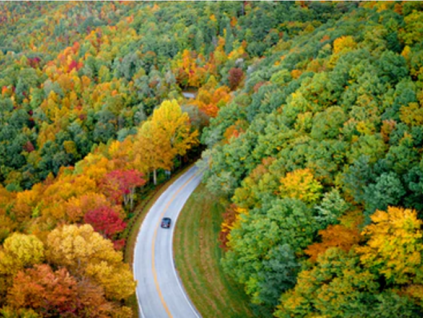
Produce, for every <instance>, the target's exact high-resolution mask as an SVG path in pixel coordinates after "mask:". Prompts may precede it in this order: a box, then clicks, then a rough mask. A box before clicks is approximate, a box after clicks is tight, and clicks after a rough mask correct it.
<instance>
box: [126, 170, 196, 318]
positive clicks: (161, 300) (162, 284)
mask: <svg viewBox="0 0 423 318" xmlns="http://www.w3.org/2000/svg"><path fill="white" fill-rule="evenodd" d="M200 181H201V174H200V173H199V171H198V168H197V167H192V168H191V169H189V170H188V171H187V172H186V173H184V174H183V175H182V176H181V177H179V178H178V179H177V180H176V181H175V182H174V183H173V184H172V185H171V186H170V187H169V188H168V189H167V190H166V191H165V192H164V193H163V194H162V195H161V196H160V198H159V199H158V200H157V201H156V202H155V203H154V205H153V206H152V207H151V209H150V211H149V212H148V214H147V216H146V217H145V219H144V222H143V224H142V226H141V230H140V232H139V233H138V237H137V242H136V245H135V253H134V276H135V279H136V280H137V281H138V285H137V298H138V304H139V307H140V316H141V317H142V318H169V317H173V318H199V317H200V315H199V314H198V312H197V311H196V309H195V308H194V306H193V305H192V303H191V302H190V300H189V299H188V296H187V295H186V294H185V291H184V288H183V287H182V283H181V281H180V279H179V277H178V274H177V272H176V269H175V264H174V261H173V250H172V246H173V244H172V243H173V231H174V228H175V223H176V219H177V218H178V215H179V213H180V212H181V210H182V207H183V206H184V204H185V202H186V201H187V200H188V198H189V196H190V195H191V193H192V192H193V191H194V190H195V188H196V187H197V186H198V184H199V183H200ZM163 217H170V218H171V219H172V224H171V227H170V229H163V228H161V227H160V223H161V220H162V218H163Z"/></svg>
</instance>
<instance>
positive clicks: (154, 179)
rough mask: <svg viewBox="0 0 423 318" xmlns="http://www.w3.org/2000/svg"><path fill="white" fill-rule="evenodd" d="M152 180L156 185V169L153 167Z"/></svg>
mask: <svg viewBox="0 0 423 318" xmlns="http://www.w3.org/2000/svg"><path fill="white" fill-rule="evenodd" d="M153 181H154V185H157V170H156V169H154V171H153Z"/></svg>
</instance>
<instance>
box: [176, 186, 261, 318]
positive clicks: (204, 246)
mask: <svg viewBox="0 0 423 318" xmlns="http://www.w3.org/2000/svg"><path fill="white" fill-rule="evenodd" d="M223 211H224V207H223V206H222V205H221V204H220V203H219V198H217V197H214V196H213V195H212V194H211V193H210V192H209V191H207V189H206V188H205V186H204V185H202V184H200V185H199V186H198V188H197V189H196V190H195V191H194V193H193V194H192V195H191V197H190V198H189V199H188V201H187V203H186V204H185V206H184V208H183V210H182V213H181V214H180V216H179V218H178V221H177V224H176V229H175V237H174V245H173V249H174V255H175V263H176V268H177V269H178V272H179V275H180V277H181V279H182V282H183V284H184V287H185V290H186V291H187V293H188V295H189V297H190V299H191V300H192V302H193V303H194V305H195V307H196V308H197V310H198V311H199V312H200V314H201V315H202V317H203V318H215V317H225V318H248V317H256V316H255V315H254V314H253V312H252V311H251V308H250V305H249V299H248V297H247V295H246V294H245V292H244V291H243V289H242V287H241V286H240V285H238V284H236V283H235V282H234V281H233V280H231V279H230V278H229V277H228V276H227V275H226V274H225V273H224V272H223V268H222V267H221V265H220V259H221V258H222V257H223V252H222V250H221V249H220V248H219V242H218V235H219V231H220V224H221V223H222V212H223Z"/></svg>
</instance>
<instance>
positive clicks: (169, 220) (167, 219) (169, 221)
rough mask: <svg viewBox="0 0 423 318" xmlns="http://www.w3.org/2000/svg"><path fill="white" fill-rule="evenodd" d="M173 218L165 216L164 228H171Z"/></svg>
mask: <svg viewBox="0 0 423 318" xmlns="http://www.w3.org/2000/svg"><path fill="white" fill-rule="evenodd" d="M171 222H172V220H171V219H170V218H163V220H162V225H161V226H162V228H170V223H171Z"/></svg>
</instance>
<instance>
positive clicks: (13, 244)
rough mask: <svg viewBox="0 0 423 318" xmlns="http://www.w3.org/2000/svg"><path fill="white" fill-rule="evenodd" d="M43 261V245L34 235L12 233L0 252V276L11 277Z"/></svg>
mask: <svg viewBox="0 0 423 318" xmlns="http://www.w3.org/2000/svg"><path fill="white" fill-rule="evenodd" d="M43 260H44V244H43V243H42V242H41V241H40V240H39V239H38V238H37V237H36V236H35V235H25V234H21V233H14V234H13V235H12V236H10V237H8V238H7V239H6V240H5V241H4V245H3V249H2V250H0V274H3V275H11V274H15V273H17V272H18V271H19V270H21V269H23V268H25V267H29V266H32V265H34V264H39V263H41V262H42V261H43Z"/></svg>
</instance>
